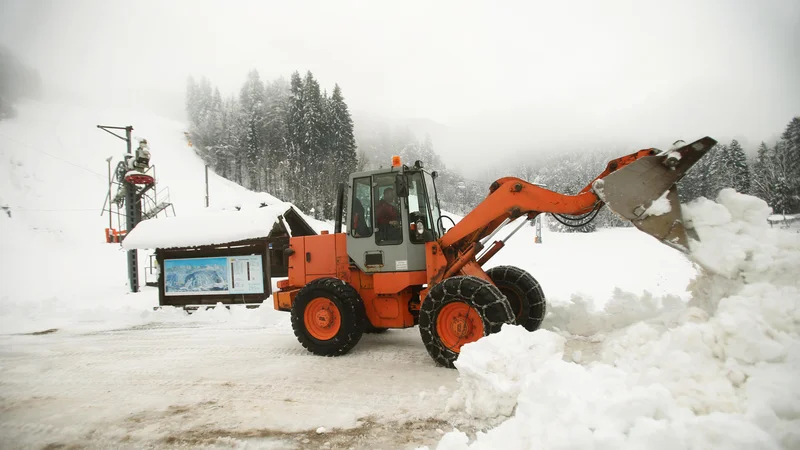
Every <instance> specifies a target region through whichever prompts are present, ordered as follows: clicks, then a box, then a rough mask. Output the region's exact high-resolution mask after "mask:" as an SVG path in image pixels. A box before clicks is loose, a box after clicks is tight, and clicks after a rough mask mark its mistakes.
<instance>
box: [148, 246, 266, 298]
mask: <svg viewBox="0 0 800 450" xmlns="http://www.w3.org/2000/svg"><path fill="white" fill-rule="evenodd" d="M263 293H264V271H263V267H262V262H261V255H244V256H223V257H209V258H179V259H165V260H164V295H166V296H177V295H209V294H211V295H214V294H219V295H231V294H263Z"/></svg>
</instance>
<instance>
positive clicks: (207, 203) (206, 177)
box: [206, 164, 208, 208]
mask: <svg viewBox="0 0 800 450" xmlns="http://www.w3.org/2000/svg"><path fill="white" fill-rule="evenodd" d="M206 208H208V164H206Z"/></svg>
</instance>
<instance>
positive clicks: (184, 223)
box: [122, 203, 297, 250]
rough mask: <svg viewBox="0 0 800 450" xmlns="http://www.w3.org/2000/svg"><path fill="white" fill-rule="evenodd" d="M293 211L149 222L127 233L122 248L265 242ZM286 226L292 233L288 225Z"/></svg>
mask: <svg viewBox="0 0 800 450" xmlns="http://www.w3.org/2000/svg"><path fill="white" fill-rule="evenodd" d="M290 209H293V207H292V205H291V203H276V204H272V205H268V206H264V207H254V208H252V207H251V208H247V209H244V208H243V209H241V210H239V211H237V210H236V209H230V210H202V211H199V212H197V213H194V214H190V215H181V216H175V217H165V218H160V219H149V220H145V221H142V222H140V223H139V224H138V225H136V227H134V228H133V230H131V231H130V232H129V233H128V235H127V236H126V237H125V239H123V241H122V247H123V248H125V249H128V250H132V249H155V248H177V247H194V246H201V245H218V244H224V243H229V242H236V241H242V240H246V239H256V238H265V237H267V236H268V235H269V234H270V231H271V230H272V227H273V226H274V225H275V222H277V221H278V220H279V218H278V217H279V216H283V215H284V214H286V212H287V211H289V210H290ZM295 212H297V210H296V209H295ZM284 225H286V228H287V230H289V231H290V232H291V228H290V227H289V225H288V224H287V223H286V222H284Z"/></svg>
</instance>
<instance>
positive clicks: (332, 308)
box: [303, 297, 342, 341]
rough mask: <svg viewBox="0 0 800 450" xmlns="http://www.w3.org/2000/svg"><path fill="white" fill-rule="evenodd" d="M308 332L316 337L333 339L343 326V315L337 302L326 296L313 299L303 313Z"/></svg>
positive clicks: (323, 339)
mask: <svg viewBox="0 0 800 450" xmlns="http://www.w3.org/2000/svg"><path fill="white" fill-rule="evenodd" d="M303 321H304V322H305V325H306V329H307V330H308V333H309V334H311V336H312V337H313V338H314V339H319V340H320V341H327V340H329V339H333V337H334V336H336V333H338V332H339V328H340V327H341V326H342V316H341V314H340V313H339V308H337V307H336V304H335V303H333V302H332V301H330V300H328V299H327V298H324V297H317V298H315V299H314V300H311V301H310V302H309V303H308V306H306V310H305V312H304V313H303Z"/></svg>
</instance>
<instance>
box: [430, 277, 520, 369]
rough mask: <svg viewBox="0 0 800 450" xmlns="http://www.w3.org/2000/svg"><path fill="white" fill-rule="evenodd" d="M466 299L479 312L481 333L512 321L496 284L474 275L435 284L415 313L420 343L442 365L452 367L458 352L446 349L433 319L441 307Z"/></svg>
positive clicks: (507, 306)
mask: <svg viewBox="0 0 800 450" xmlns="http://www.w3.org/2000/svg"><path fill="white" fill-rule="evenodd" d="M459 299H461V300H466V302H465V303H467V304H469V305H470V306H472V307H473V308H475V309H476V310H478V313H479V314H480V316H481V317H480V318H481V322H482V324H483V327H484V333H485V335H489V334H494V333H497V332H499V331H500V329H501V328H502V326H503V324H505V323H511V324H514V323H516V319H515V317H514V313H513V311H512V310H511V306H510V305H509V302H508V299H507V298H506V297H505V296H504V295H503V294H502V293H501V292H500V290H499V289H498V288H497V286H495V285H493V284H491V283H489V282H487V281H485V280H482V279H480V278H478V277H475V276H471V275H467V276H456V277H451V278H448V279H446V280H444V281H442V282H441V283H438V284H437V285H435V286H434V287H433V288H432V289H431V290H430V292H429V293H428V296H427V297H426V298H425V301H423V302H422V308H420V315H419V330H420V335H421V336H422V342H423V343H424V344H425V348H426V349H427V350H428V353H429V354H430V356H431V357H432V358H433V360H434V361H435V362H436V363H437V364H439V365H442V366H445V367H449V368H454V367H455V366H454V364H453V363H454V362H455V360H456V359H457V358H458V353H456V352H454V351H452V350H450V349H449V348H447V347H446V346H445V345H444V343H442V341H441V339H439V337H438V336H435V333H436V320H437V317H438V313H439V311H440V310H441V308H442V307H444V306H445V305H447V304H448V303H452V302H454V301H458V300H459Z"/></svg>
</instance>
